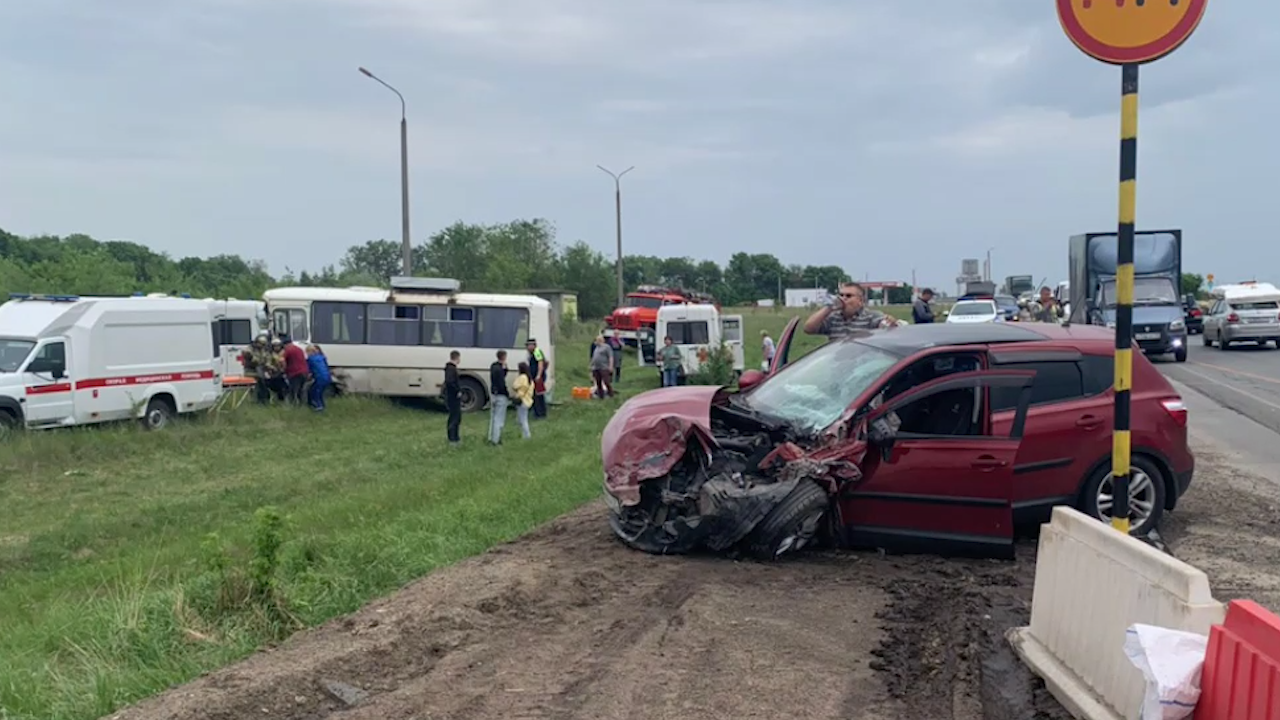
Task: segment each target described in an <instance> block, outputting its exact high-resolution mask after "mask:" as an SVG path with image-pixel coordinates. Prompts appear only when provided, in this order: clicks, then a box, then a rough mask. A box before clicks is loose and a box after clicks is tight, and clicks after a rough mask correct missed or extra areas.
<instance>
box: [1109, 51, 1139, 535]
mask: <svg viewBox="0 0 1280 720" xmlns="http://www.w3.org/2000/svg"><path fill="white" fill-rule="evenodd" d="M1137 193H1138V65H1137V64H1135V63H1130V64H1128V65H1124V66H1122V67H1121V81H1120V226H1119V228H1118V230H1117V238H1116V240H1117V243H1118V245H1119V247H1118V248H1117V250H1116V358H1115V365H1116V373H1115V385H1116V408H1115V433H1114V435H1113V436H1112V440H1111V526H1112V527H1113V528H1115V529H1116V530H1119V531H1120V532H1122V533H1125V534H1128V533H1129V469H1130V462H1129V461H1130V450H1131V448H1130V435H1129V392H1130V390H1131V389H1132V387H1133V233H1134V227H1133V223H1134V217H1135V215H1136V212H1137V209H1136V207H1135V206H1136V204H1137Z"/></svg>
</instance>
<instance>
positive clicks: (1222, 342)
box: [1218, 338, 1231, 350]
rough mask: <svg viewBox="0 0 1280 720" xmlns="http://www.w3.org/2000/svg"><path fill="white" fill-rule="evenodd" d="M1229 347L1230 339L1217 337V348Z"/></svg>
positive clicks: (1224, 348)
mask: <svg viewBox="0 0 1280 720" xmlns="http://www.w3.org/2000/svg"><path fill="white" fill-rule="evenodd" d="M1229 347H1231V341H1230V340H1228V339H1226V338H1219V339H1218V349H1219V350H1226V349H1227V348H1229Z"/></svg>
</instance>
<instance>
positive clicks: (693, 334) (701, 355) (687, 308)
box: [641, 303, 746, 383]
mask: <svg viewBox="0 0 1280 720" xmlns="http://www.w3.org/2000/svg"><path fill="white" fill-rule="evenodd" d="M743 327H744V326H743V322H742V316H741V315H722V314H720V311H719V310H718V309H716V306H715V305H703V304H692V303H691V304H687V305H667V306H666V307H663V308H661V309H660V310H658V324H657V327H656V328H655V333H654V335H655V337H656V339H657V345H656V349H657V351H658V352H661V350H662V346H663V345H664V344H665V342H666V338H667V337H670V338H671V344H672V345H675V346H676V347H678V348H680V356H681V358H682V361H681V367H680V372H679V375H680V382H681V383H683V382H684V378H685V377H687V376H690V375H696V374H698V373H699V372H701V370H702V366H703V364H704V363H706V362H707V360H708V358H709V357H710V352H711V348H714V347H720V346H721V345H723V346H724V347H725V348H727V349H728V350H729V352H730V353H731V354H732V355H733V369H734V371H735V372H736V373H737V374H739V375H741V374H742V371H743V370H744V369H745V367H746V361H745V357H744V353H743V337H742V333H743ZM641 363H642V364H643V363H644V359H643V358H641ZM654 364H655V365H657V366H658V369H659V370H661V369H662V361H661V360H659V359H657V356H656V355H655V359H654Z"/></svg>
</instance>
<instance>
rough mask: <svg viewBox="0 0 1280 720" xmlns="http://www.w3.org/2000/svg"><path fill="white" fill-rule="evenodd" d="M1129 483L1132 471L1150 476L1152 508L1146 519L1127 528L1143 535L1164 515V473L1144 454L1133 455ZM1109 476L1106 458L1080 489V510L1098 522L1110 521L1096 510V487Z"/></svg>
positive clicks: (1165, 490) (1165, 487) (1109, 462)
mask: <svg viewBox="0 0 1280 720" xmlns="http://www.w3.org/2000/svg"><path fill="white" fill-rule="evenodd" d="M1129 472H1130V476H1129V477H1130V484H1131V485H1132V482H1133V477H1134V475H1133V474H1134V473H1136V472H1141V473H1143V474H1145V475H1146V476H1147V477H1149V478H1151V487H1152V491H1153V492H1152V508H1151V514H1150V515H1148V516H1147V519H1146V520H1144V521H1142V522H1141V523H1139V524H1137V525H1133V526H1132V527H1130V528H1129V534H1130V535H1135V536H1139V537H1142V536H1145V535H1147V534H1148V533H1150V532H1151V531H1152V530H1153V529H1155V528H1156V527H1157V526H1159V524H1160V518H1161V517H1163V516H1164V503H1165V497H1166V494H1167V493H1168V485H1167V484H1166V483H1165V478H1164V473H1163V472H1161V471H1160V468H1159V467H1157V466H1156V464H1155V463H1154V462H1153V461H1152V460H1151V459H1150V458H1148V457H1146V456H1144V455H1136V454H1135V455H1134V456H1133V458H1132V460H1130V469H1129ZM1110 476H1111V461H1110V460H1108V461H1107V462H1106V463H1104V464H1103V465H1102V466H1101V467H1099V468H1098V469H1097V470H1096V471H1094V473H1093V475H1092V476H1090V477H1089V479H1088V480H1087V481H1086V482H1085V484H1084V489H1083V490H1082V491H1081V499H1080V505H1081V511H1082V512H1084V513H1085V514H1086V515H1088V516H1090V517H1093V518H1096V519H1097V520H1098V521H1100V522H1106V523H1109V522H1111V518H1110V517H1109V516H1108V517H1103V516H1102V513H1101V512H1100V511H1099V510H1098V489H1099V488H1100V487H1101V486H1102V484H1103V483H1104V482H1106V481H1107V480H1108V478H1110Z"/></svg>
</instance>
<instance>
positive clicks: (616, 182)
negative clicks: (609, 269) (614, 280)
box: [596, 165, 636, 307]
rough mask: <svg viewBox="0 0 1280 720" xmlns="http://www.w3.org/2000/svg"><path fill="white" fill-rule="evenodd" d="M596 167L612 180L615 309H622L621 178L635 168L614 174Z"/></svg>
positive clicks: (600, 166) (601, 166)
mask: <svg viewBox="0 0 1280 720" xmlns="http://www.w3.org/2000/svg"><path fill="white" fill-rule="evenodd" d="M596 167H598V168H600V169H601V170H603V171H604V173H605V174H606V175H608V176H609V177H611V178H613V199H614V208H615V211H616V215H617V223H618V304H617V307H622V300H623V296H624V295H625V294H626V293H625V292H624V290H623V286H622V176H623V175H626V174H627V173H629V172H631V171H632V170H635V169H636V168H635V166H634V165H632V166H631V167H629V168H627V169H626V170H623V171H622V172H620V173H615V172H613V171H612V170H610V169H608V168H606V167H605V166H603V165H596Z"/></svg>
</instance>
